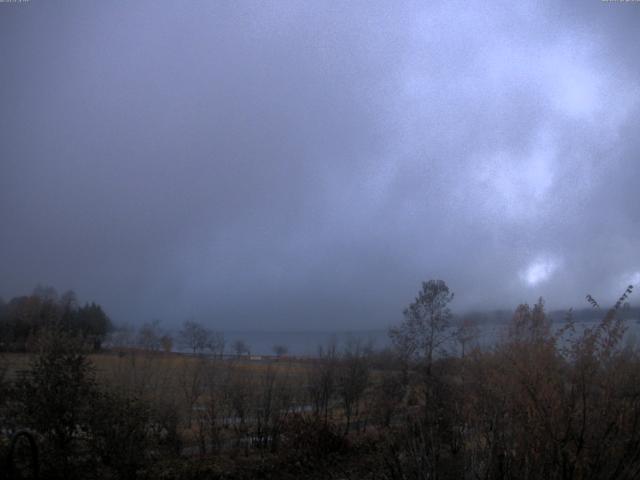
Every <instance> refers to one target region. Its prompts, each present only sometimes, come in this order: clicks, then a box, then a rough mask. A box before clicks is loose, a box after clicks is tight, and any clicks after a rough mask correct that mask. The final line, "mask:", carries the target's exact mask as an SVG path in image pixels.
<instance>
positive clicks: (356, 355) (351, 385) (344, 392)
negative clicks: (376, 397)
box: [337, 338, 371, 434]
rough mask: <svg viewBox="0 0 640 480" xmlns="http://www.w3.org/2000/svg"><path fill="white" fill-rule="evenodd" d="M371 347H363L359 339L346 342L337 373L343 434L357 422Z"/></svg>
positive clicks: (367, 381)
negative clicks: (343, 417) (342, 416)
mask: <svg viewBox="0 0 640 480" xmlns="http://www.w3.org/2000/svg"><path fill="white" fill-rule="evenodd" d="M370 352H371V345H370V344H369V345H363V342H362V340H361V339H358V338H350V339H349V340H348V341H347V344H346V347H345V351H344V354H343V357H342V359H341V362H340V368H339V371H338V381H337V384H338V385H337V386H338V392H339V394H340V397H341V399H342V406H343V407H344V414H345V417H346V425H345V434H348V433H349V429H350V427H351V422H352V420H356V421H357V420H358V419H359V415H360V403H361V400H362V397H363V395H364V391H365V390H366V388H367V385H368V383H369V370H370V365H369V358H368V357H369V353H370Z"/></svg>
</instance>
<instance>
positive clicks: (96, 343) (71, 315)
mask: <svg viewBox="0 0 640 480" xmlns="http://www.w3.org/2000/svg"><path fill="white" fill-rule="evenodd" d="M54 326H55V327H56V328H58V329H60V330H61V331H64V332H66V333H69V334H71V335H74V336H79V337H80V338H82V339H83V340H84V341H85V342H87V343H89V344H91V345H92V346H93V348H94V349H99V348H100V346H101V344H102V341H103V340H104V338H105V336H106V334H107V333H108V332H109V331H111V330H112V328H113V325H112V323H111V320H110V319H109V317H108V316H107V314H106V313H105V312H104V310H103V309H102V307H101V306H100V305H98V304H96V303H94V302H91V303H86V304H84V305H80V304H79V303H78V300H77V298H76V295H75V293H74V292H72V291H68V292H65V293H63V294H62V295H58V293H57V292H56V291H55V289H53V288H51V287H37V288H36V289H35V290H34V291H33V293H32V294H31V295H24V296H18V297H14V298H12V299H10V300H9V301H8V302H6V303H5V302H4V301H3V300H2V299H0V350H5V351H7V350H10V351H25V350H32V349H33V347H34V345H33V343H34V342H35V339H36V338H37V337H38V334H39V332H40V331H42V330H43V329H46V328H50V327H54Z"/></svg>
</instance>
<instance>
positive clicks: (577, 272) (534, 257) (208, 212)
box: [0, 1, 640, 329]
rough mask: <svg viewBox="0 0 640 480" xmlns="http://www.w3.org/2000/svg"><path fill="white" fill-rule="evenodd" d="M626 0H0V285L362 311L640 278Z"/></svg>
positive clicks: (329, 318) (140, 315)
mask: <svg viewBox="0 0 640 480" xmlns="http://www.w3.org/2000/svg"><path fill="white" fill-rule="evenodd" d="M638 21H640V6H638V5H637V4H627V3H605V2H591V3H588V4H578V3H576V4H575V5H574V4H566V5H563V6H558V5H556V4H552V3H549V4H546V5H542V4H537V3H536V4H534V3H522V4H520V3H517V2H516V3H513V2H511V3H502V4H500V3H492V4H491V5H486V4H484V3H479V4H475V5H469V4H467V3H455V2H444V3H442V4H440V5H427V4H423V3H422V2H420V3H415V4H410V3H405V4H402V5H400V4H394V5H393V6H391V5H390V4H388V5H384V4H373V3H372V2H364V3H355V2H350V3H337V2H335V3H334V2H331V3H329V2H327V3H320V2H309V3H306V4H303V3H299V2H295V3H293V2H292V3H286V2H273V3H270V4H265V3H239V2H207V3H204V2H160V3H159V2H135V3H131V2H127V3H125V2H121V3H119V2H109V3H107V2H104V3H86V2H83V3H81V2H77V3H67V4H65V5H54V4H51V3H44V2H42V3H41V2H37V1H32V2H30V3H27V4H3V5H0V59H1V60H2V75H0V85H1V90H0V102H1V105H2V110H1V112H0V132H1V133H0V142H1V143H0V145H1V147H0V149H1V150H0V151H1V154H2V156H1V158H2V160H1V162H2V163H1V164H0V202H1V203H0V215H1V220H2V230H1V233H0V242H1V243H0V265H2V276H1V277H0V293H2V295H3V296H4V297H9V296H12V295H15V294H18V293H21V292H25V291H29V290H30V289H31V288H33V286H34V285H35V284H36V283H38V282H45V283H51V284H53V285H56V286H58V287H59V288H65V287H72V288H74V289H75V290H76V291H77V292H78V294H79V296H80V297H81V298H82V299H96V300H97V301H100V302H101V303H103V304H105V306H106V308H107V310H108V311H109V312H110V313H111V314H112V316H113V317H114V318H115V319H116V320H120V321H143V320H148V319H149V318H152V317H158V318H161V319H164V320H165V321H166V322H179V321H182V320H183V319H184V318H186V317H187V316H189V315H195V316H197V317H199V318H200V319H202V320H207V321H210V322H211V324H212V325H213V324H215V325H218V326H220V327H222V328H229V327H234V328H257V327H262V328H265V329H278V328H299V329H310V328H313V329H323V328H329V329H331V328H377V327H381V326H385V325H386V324H388V323H389V322H392V321H395V320H396V319H397V317H398V314H399V312H400V311H401V309H402V308H403V306H404V305H405V304H406V303H407V302H409V301H410V300H411V299H412V296H413V294H414V293H415V291H416V290H417V288H418V285H419V282H420V281H421V280H424V279H428V278H434V277H440V278H444V279H446V280H447V281H448V283H449V284H450V285H451V287H452V288H453V290H454V291H456V293H457V298H456V303H457V306H458V308H471V307H494V306H501V307H503V306H509V307H510V306H513V305H514V304H515V303H517V302H519V301H524V300H528V301H531V300H534V299H535V298H536V297H537V296H538V295H544V296H545V298H547V299H548V302H549V303H550V304H551V305H552V306H568V305H578V306H581V305H582V298H584V294H585V293H586V292H590V293H592V294H594V295H596V296H599V297H602V299H603V300H604V301H606V300H608V299H613V298H614V297H615V295H616V294H617V293H618V291H619V290H620V289H621V288H622V286H624V285H626V284H627V283H628V282H630V281H633V282H636V283H637V282H638V281H640V273H639V272H640V257H639V255H638V253H637V244H638V242H637V240H638V233H639V229H640V226H639V225H640V224H639V220H640V218H639V215H640V214H638V211H637V209H636V207H635V205H636V203H637V200H638V194H637V186H636V179H637V178H640V171H639V169H640V166H639V165H640V164H639V163H638V161H637V160H638V159H637V152H638V146H639V145H638V143H639V141H638V135H637V125H638V120H639V119H640V110H639V108H640V103H639V100H640V84H639V82H638V80H637V79H638V74H639V73H640V61H638V58H637V54H636V51H635V50H636V49H635V47H634V45H636V46H637V44H638V41H640V38H639V37H640V34H639V33H638V30H637V28H636V26H637V25H638Z"/></svg>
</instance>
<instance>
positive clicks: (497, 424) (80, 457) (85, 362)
mask: <svg viewBox="0 0 640 480" xmlns="http://www.w3.org/2000/svg"><path fill="white" fill-rule="evenodd" d="M630 293H631V288H629V289H628V290H627V291H626V292H625V293H624V295H623V296H622V297H621V298H620V300H619V301H618V302H617V303H616V305H615V307H613V308H611V309H610V310H608V311H607V312H602V313H601V316H600V318H601V321H600V323H599V324H598V325H597V326H595V327H594V328H591V329H587V330H582V329H579V332H578V331H576V329H574V324H573V321H572V318H571V315H570V312H569V314H568V315H567V319H566V322H565V324H564V326H563V328H562V329H561V330H558V329H555V328H552V326H551V322H550V321H549V319H548V317H547V316H546V315H545V311H544V305H543V303H542V301H539V302H538V303H537V304H535V305H534V306H533V307H530V306H528V305H520V306H518V308H517V309H516V310H515V313H514V314H513V317H512V319H511V320H510V322H509V323H508V325H506V326H505V332H504V335H503V337H502V338H501V339H500V340H499V342H498V343H497V344H496V345H494V346H492V347H491V348H486V349H480V348H478V347H477V346H476V344H475V343H474V341H473V339H474V335H475V327H474V325H473V324H471V323H469V322H461V323H460V324H459V325H458V326H457V329H456V330H455V332H456V333H455V336H456V341H457V342H458V343H459V345H460V347H461V348H460V349H459V352H458V354H456V355H453V354H448V353H447V352H446V351H443V348H445V345H449V344H450V340H451V339H450V335H451V331H452V329H451V328H450V326H451V325H450V324H451V322H452V321H453V318H452V315H451V313H450V311H449V304H450V302H451V300H452V299H453V295H452V294H451V293H450V292H449V289H448V287H447V286H446V284H444V282H441V281H430V282H426V283H424V284H423V286H422V289H421V291H420V292H419V295H418V297H417V298H416V300H415V302H414V303H413V304H411V305H410V306H409V307H408V308H407V309H406V311H405V315H404V321H403V322H402V323H401V324H400V325H398V326H397V327H395V328H393V329H391V331H390V335H391V338H392V340H393V344H394V347H395V348H394V349H393V351H385V352H374V351H372V350H371V349H370V348H368V347H367V346H366V345H364V344H362V343H361V342H359V341H356V340H354V341H353V342H348V343H347V344H346V345H344V346H342V347H341V348H337V347H336V346H334V345H329V346H327V347H325V348H323V349H321V350H320V351H319V354H318V356H317V358H316V359H314V360H309V361H300V360H297V361H292V360H288V359H287V358H286V356H284V355H283V356H282V357H281V358H279V359H277V360H271V361H268V362H267V361H262V362H253V363H252V362H250V361H248V360H247V359H245V358H243V357H242V356H240V355H238V357H237V358H225V359H223V358H222V356H221V355H213V354H209V355H205V354H194V355H190V356H186V355H182V356H181V355H176V354H172V353H167V352H162V351H160V350H144V351H143V350H126V351H125V350H122V351H119V352H111V353H108V352H105V353H101V354H99V355H96V354H90V355H89V351H88V345H87V342H86V341H83V335H82V334H81V333H79V332H78V331H75V332H73V331H71V330H69V329H68V328H65V326H64V325H57V324H56V325H47V326H46V327H42V328H39V329H38V330H37V331H32V332H30V333H29V335H30V336H32V337H33V340H32V344H33V350H34V352H35V353H34V354H32V355H30V356H29V360H28V361H29V363H28V366H27V368H25V369H18V370H16V369H15V368H14V369H13V370H11V368H9V367H8V365H9V364H10V363H11V360H12V359H13V360H15V358H16V356H17V355H23V356H24V355H25V354H16V353H8V354H5V355H4V359H5V363H4V364H3V365H4V366H5V368H4V370H3V371H2V372H1V373H2V377H1V378H2V385H1V388H0V425H1V427H2V429H3V432H2V444H1V447H0V448H2V449H3V451H2V452H0V458H2V459H4V458H6V453H7V450H8V448H9V447H8V439H9V437H10V436H11V433H12V432H15V431H17V430H18V429H27V430H28V431H29V432H31V433H32V435H33V436H34V438H35V439H36V441H37V444H38V449H39V454H40V456H39V461H38V463H39V466H40V476H41V478H50V479H58V478H59V479H63V478H64V479H92V478H95V479H119V478H122V479H138V478H139V479H143V478H144V479H146V478H148V479H174V478H175V479H255V478H265V479H266V478H272V479H276V478H282V479H305V478H309V479H325V478H334V479H389V480H396V479H398V480H399V479H403V480H404V479H416V480H418V479H438V478H441V479H633V478H638V476H639V475H640V357H639V355H638V351H636V349H635V348H632V347H630V346H624V345H623V343H622V342H621V340H622V336H623V333H624V321H623V320H621V317H620V315H619V313H620V311H621V310H622V309H623V308H624V304H625V301H626V298H627V295H628V294H630ZM591 300H593V299H591ZM591 300H590V301H591ZM592 304H593V306H594V308H596V309H598V308H599V306H598V305H597V303H596V302H595V300H593V303H592ZM194 351H195V350H194ZM27 450H28V449H27V448H26V443H24V442H22V443H19V444H18V446H17V449H16V451H15V455H14V457H15V462H14V463H16V464H17V467H18V470H20V472H22V474H23V475H25V476H28V475H29V473H30V472H29V469H30V468H31V467H30V465H29V459H28V457H27ZM6 468H7V467H6V466H5V470H4V471H5V472H7V470H6ZM20 472H18V473H20Z"/></svg>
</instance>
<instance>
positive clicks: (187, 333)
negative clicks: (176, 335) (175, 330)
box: [180, 320, 211, 355]
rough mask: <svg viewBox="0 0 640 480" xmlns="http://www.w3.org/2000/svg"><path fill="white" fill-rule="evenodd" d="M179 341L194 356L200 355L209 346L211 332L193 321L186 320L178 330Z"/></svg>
mask: <svg viewBox="0 0 640 480" xmlns="http://www.w3.org/2000/svg"><path fill="white" fill-rule="evenodd" d="M180 340H181V342H182V345H183V346H184V347H185V348H188V349H189V350H191V351H192V352H193V354H194V355H195V354H197V353H202V352H203V351H204V350H205V349H206V348H208V347H209V345H210V341H211V331H210V330H208V329H207V328H205V327H204V326H202V325H201V324H200V323H198V322H196V321H195V320H186V321H185V322H184V323H183V324H182V330H180Z"/></svg>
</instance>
